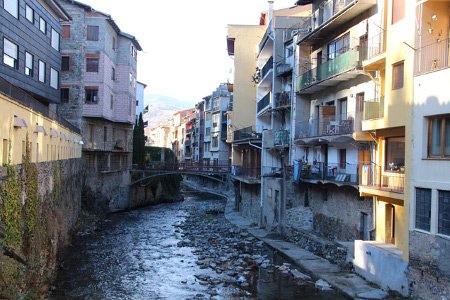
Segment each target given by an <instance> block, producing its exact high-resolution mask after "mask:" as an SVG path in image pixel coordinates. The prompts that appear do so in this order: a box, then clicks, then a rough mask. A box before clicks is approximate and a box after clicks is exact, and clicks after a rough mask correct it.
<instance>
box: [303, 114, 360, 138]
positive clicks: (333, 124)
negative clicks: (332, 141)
mask: <svg viewBox="0 0 450 300" xmlns="http://www.w3.org/2000/svg"><path fill="white" fill-rule="evenodd" d="M354 131H355V119H354V116H353V115H346V118H345V119H339V117H336V116H330V117H326V118H322V119H310V120H309V121H301V122H298V123H297V124H296V126H295V138H296V139H301V138H308V137H316V136H329V135H341V134H351V133H353V132H354Z"/></svg>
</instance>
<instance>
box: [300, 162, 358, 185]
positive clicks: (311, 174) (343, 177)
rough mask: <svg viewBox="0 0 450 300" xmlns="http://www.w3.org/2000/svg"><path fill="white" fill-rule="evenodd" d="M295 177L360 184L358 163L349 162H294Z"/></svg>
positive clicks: (316, 180)
mask: <svg viewBox="0 0 450 300" xmlns="http://www.w3.org/2000/svg"><path fill="white" fill-rule="evenodd" d="M294 179H295V180H297V181H306V182H311V183H335V184H337V185H339V186H341V185H351V186H356V185H358V165H356V164H348V163H342V164H341V163H324V162H316V163H312V164H308V163H302V162H298V163H296V164H294Z"/></svg>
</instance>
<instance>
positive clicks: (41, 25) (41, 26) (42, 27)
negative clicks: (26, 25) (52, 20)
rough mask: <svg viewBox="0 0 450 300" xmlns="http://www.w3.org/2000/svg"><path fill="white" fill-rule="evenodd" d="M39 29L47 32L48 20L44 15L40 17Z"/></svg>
mask: <svg viewBox="0 0 450 300" xmlns="http://www.w3.org/2000/svg"><path fill="white" fill-rule="evenodd" d="M39 30H40V31H42V33H44V34H47V22H45V20H44V19H42V17H39Z"/></svg>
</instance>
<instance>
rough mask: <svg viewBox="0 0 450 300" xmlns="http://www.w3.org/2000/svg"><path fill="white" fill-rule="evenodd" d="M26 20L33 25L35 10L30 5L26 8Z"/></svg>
mask: <svg viewBox="0 0 450 300" xmlns="http://www.w3.org/2000/svg"><path fill="white" fill-rule="evenodd" d="M25 18H27V20H28V21H30V22H31V23H34V10H33V9H32V8H31V6H29V5H28V4H27V5H26V6H25Z"/></svg>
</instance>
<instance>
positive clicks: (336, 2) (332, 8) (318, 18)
mask: <svg viewBox="0 0 450 300" xmlns="http://www.w3.org/2000/svg"><path fill="white" fill-rule="evenodd" d="M353 2H355V0H328V1H325V2H323V3H322V4H321V5H320V7H319V8H318V9H317V10H316V11H315V12H314V13H313V18H312V19H313V20H312V27H313V30H314V29H316V28H317V27H319V26H321V25H322V24H325V23H326V22H328V20H330V19H331V18H332V17H333V16H334V15H336V14H338V13H339V12H340V11H342V10H343V9H344V8H345V7H346V6H348V5H349V4H351V3H353Z"/></svg>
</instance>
